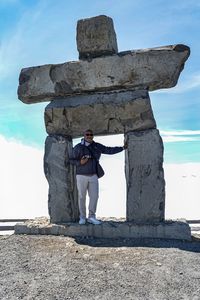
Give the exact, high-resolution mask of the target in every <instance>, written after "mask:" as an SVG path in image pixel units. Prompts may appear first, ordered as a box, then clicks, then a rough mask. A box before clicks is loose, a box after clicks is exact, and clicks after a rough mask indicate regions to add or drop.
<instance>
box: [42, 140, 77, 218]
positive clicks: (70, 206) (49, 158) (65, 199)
mask: <svg viewBox="0 0 200 300" xmlns="http://www.w3.org/2000/svg"><path fill="white" fill-rule="evenodd" d="M71 151H72V140H71V139H70V138H66V137H62V136H51V137H50V136H48V137H47V138H46V141H45V155H44V172H45V176H46V178H47V180H48V183H49V195H48V209H49V215H50V220H51V222H52V223H60V222H73V221H76V220H78V218H79V211H78V198H77V190H76V182H75V180H76V179H75V170H74V167H73V166H72V165H71V164H69V153H71Z"/></svg>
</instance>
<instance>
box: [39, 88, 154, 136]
mask: <svg viewBox="0 0 200 300" xmlns="http://www.w3.org/2000/svg"><path fill="white" fill-rule="evenodd" d="M45 125H46V131H47V133H48V134H65V135H70V136H72V137H79V136H82V134H83V130H84V129H86V128H92V129H93V131H94V132H95V135H107V134H119V133H125V132H128V131H130V130H145V129H149V128H156V122H155V120H154V116H153V112H152V108H151V103H150V99H149V95H148V92H147V91H144V90H142V91H140V90H138V91H126V92H122V91H121V92H118V93H115V92H114V93H107V94H105V93H99V94H95V95H79V96H74V97H68V98H66V99H58V100H54V101H52V102H51V103H50V104H48V105H47V107H46V109H45Z"/></svg>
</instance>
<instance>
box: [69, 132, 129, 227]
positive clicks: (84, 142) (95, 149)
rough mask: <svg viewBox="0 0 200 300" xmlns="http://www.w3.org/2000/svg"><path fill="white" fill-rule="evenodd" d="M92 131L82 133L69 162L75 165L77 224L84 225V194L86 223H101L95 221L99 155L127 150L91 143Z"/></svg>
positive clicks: (125, 146)
mask: <svg viewBox="0 0 200 300" xmlns="http://www.w3.org/2000/svg"><path fill="white" fill-rule="evenodd" d="M93 137H94V136H93V131H92V130H91V129H88V130H86V131H85V132H84V138H82V139H81V143H79V144H77V145H76V146H75V147H74V149H73V157H72V158H71V159H70V162H71V163H72V164H74V165H76V181H77V189H78V205H79V212H80V220H79V224H81V225H83V224H85V223H86V193H87V191H88V195H89V214H88V219H87V221H88V222H89V223H91V224H95V225H99V224H101V221H99V220H97V219H96V208H97V201H98V197H99V182H98V176H97V163H98V162H99V159H100V156H101V153H103V154H116V153H119V152H121V151H123V150H124V149H126V148H127V144H126V143H125V144H124V146H123V147H106V146H104V145H102V144H100V143H96V142H95V141H93Z"/></svg>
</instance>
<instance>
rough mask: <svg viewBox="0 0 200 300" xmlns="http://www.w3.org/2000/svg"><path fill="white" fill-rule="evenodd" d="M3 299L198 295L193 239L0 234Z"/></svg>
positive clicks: (198, 260)
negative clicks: (183, 240) (188, 240)
mask: <svg viewBox="0 0 200 300" xmlns="http://www.w3.org/2000/svg"><path fill="white" fill-rule="evenodd" d="M0 265H1V276H0V295H1V297H0V298H1V300H17V299H23V300H36V299H37V300H44V299H45V300H88V299H92V300H97V299H98V300H100V299H103V300H110V299H114V300H121V299H126V300H149V299H151V300H161V299H162V300H172V299H173V300H180V299H183V300H198V299H199V297H200V285H199V278H200V269H199V265H200V240H199V239H198V240H196V241H193V242H182V241H170V240H166V241H163V240H162V241H161V240H127V239H120V240H119V239H112V240H105V239H104V240H103V239H87V238H85V239H82V238H76V239H73V238H67V237H61V236H60V237H55V236H26V235H25V236H19V235H18V236H15V235H11V236H3V237H0Z"/></svg>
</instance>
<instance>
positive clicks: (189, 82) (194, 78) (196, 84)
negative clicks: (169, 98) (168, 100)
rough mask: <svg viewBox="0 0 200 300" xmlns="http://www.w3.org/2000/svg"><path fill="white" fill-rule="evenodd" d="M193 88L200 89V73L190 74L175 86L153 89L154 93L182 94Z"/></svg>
mask: <svg viewBox="0 0 200 300" xmlns="http://www.w3.org/2000/svg"><path fill="white" fill-rule="evenodd" d="M194 89H200V74H191V75H190V76H188V77H187V78H185V79H184V80H182V81H181V82H180V83H178V84H177V85H176V86H175V87H173V88H170V89H162V90H158V91H154V93H157V94H160V93H164V94H182V93H186V92H190V91H192V90H194Z"/></svg>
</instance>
